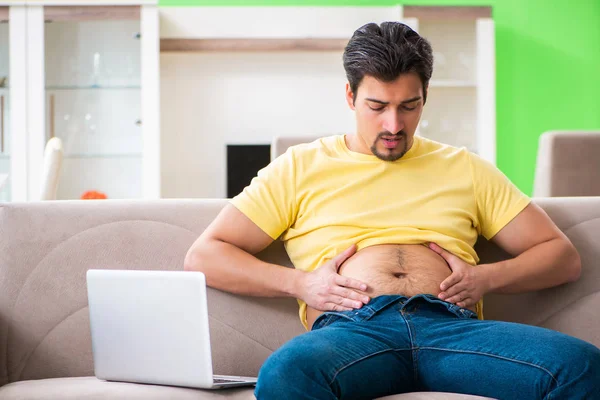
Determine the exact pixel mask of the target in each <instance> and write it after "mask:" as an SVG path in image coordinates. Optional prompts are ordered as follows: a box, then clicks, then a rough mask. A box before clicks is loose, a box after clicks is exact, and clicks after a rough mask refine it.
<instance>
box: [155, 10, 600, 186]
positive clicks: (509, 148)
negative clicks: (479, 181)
mask: <svg viewBox="0 0 600 400" xmlns="http://www.w3.org/2000/svg"><path fill="white" fill-rule="evenodd" d="M394 4H409V5H491V6H493V16H494V21H495V23H496V76H497V80H496V96H497V101H496V107H497V108H496V111H497V114H496V118H497V132H496V134H497V149H498V151H497V162H498V166H499V168H500V169H501V170H502V171H504V172H505V173H506V174H507V175H508V177H509V178H510V179H512V181H513V182H515V184H517V186H519V188H521V190H523V191H525V192H526V193H528V194H531V192H532V188H533V175H534V169H535V157H536V152H537V141H538V137H539V135H540V134H541V133H542V132H544V131H547V130H556V129H596V130H600V0H571V1H564V0H561V1H558V0H488V1H473V0H437V1H431V0H413V1H401V0H373V1H369V0H160V5H161V6H207V5H212V6H215V5H220V6H248V5H252V6H259V5H260V6H273V5H277V6H291V5H293V6H314V5H321V6H344V5H346V6H386V5H387V6H389V5H394ZM434 68H435V67H434Z"/></svg>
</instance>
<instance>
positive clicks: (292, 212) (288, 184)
mask: <svg viewBox="0 0 600 400" xmlns="http://www.w3.org/2000/svg"><path fill="white" fill-rule="evenodd" d="M230 203H231V204H233V206H235V207H236V208H237V209H238V210H240V211H241V212H242V213H243V214H244V215H246V216H247V217H248V218H250V220H251V221H252V222H254V223H255V224H256V225H257V226H258V227H259V228H260V229H262V230H263V231H264V232H265V233H267V234H268V235H269V236H270V237H271V238H272V239H273V240H275V239H277V238H278V237H279V236H280V235H281V234H282V233H283V232H285V231H286V230H287V229H288V228H289V227H290V226H291V225H292V223H293V221H294V220H295V219H296V209H297V207H296V169H295V162H294V152H293V149H292V148H290V149H288V151H286V152H285V153H284V154H282V155H281V156H279V157H277V158H276V159H275V160H273V161H272V162H271V163H270V164H269V165H267V166H266V167H264V168H263V169H261V170H260V171H258V174H257V176H256V177H255V178H253V179H252V181H251V182H250V185H248V186H247V187H246V188H245V189H244V190H243V191H242V193H240V194H238V195H237V196H235V197H234V198H233V199H231V200H230Z"/></svg>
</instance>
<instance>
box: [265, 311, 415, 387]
mask: <svg viewBox="0 0 600 400" xmlns="http://www.w3.org/2000/svg"><path fill="white" fill-rule="evenodd" d="M349 314H350V313H346V314H344V313H332V314H330V315H329V316H326V317H324V319H325V322H326V323H325V324H320V327H319V328H317V329H315V330H313V331H311V332H307V333H305V334H302V335H300V336H297V337H295V338H294V339H292V340H291V341H289V342H288V343H286V344H285V345H283V346H282V347H281V348H279V349H278V350H277V351H275V352H274V353H273V354H272V355H271V357H269V359H268V360H267V361H266V362H265V364H264V365H263V369H261V372H260V374H259V385H258V386H260V385H261V379H262V380H263V382H265V383H266V384H268V385H269V386H271V388H270V390H275V391H276V388H273V385H279V384H281V385H284V386H285V387H286V390H287V391H288V393H289V390H290V383H291V382H293V386H294V388H293V390H294V391H296V390H297V391H298V393H305V394H306V395H307V396H306V398H322V399H327V398H343V399H364V398H377V397H382V396H386V395H390V394H395V393H404V392H409V391H412V390H414V385H413V382H414V374H415V371H414V369H413V364H412V356H411V348H410V340H409V337H408V328H407V326H406V323H405V321H404V320H403V319H402V318H400V317H399V315H400V313H399V311H398V309H397V307H394V309H390V310H387V312H385V313H383V314H385V315H379V314H376V315H374V316H372V317H369V319H368V320H360V319H356V318H355V320H353V319H351V318H348V315H349ZM394 314H395V315H394ZM276 380H281V381H282V382H276ZM266 381H268V383H267V382H266ZM284 381H287V382H284ZM258 386H257V389H258ZM257 392H260V391H257ZM271 393H273V392H271ZM292 398H293V395H292Z"/></svg>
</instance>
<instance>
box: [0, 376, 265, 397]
mask: <svg viewBox="0 0 600 400" xmlns="http://www.w3.org/2000/svg"><path fill="white" fill-rule="evenodd" d="M224 398H227V399H231V400H246V399H248V400H250V399H252V400H253V399H254V388H252V387H248V388H238V389H225V390H201V389H188V388H181V387H172V386H157V385H141V384H137V383H124V382H107V381H102V380H100V379H97V378H96V377H93V376H89V377H80V378H54V379H40V380H32V381H20V382H14V383H10V384H8V385H5V386H3V387H1V388H0V399H3V400H17V399H18V400H24V399H28V400H35V399H62V400H75V399H77V400H79V399H86V400H107V399H128V400H135V399H140V400H142V399H143V400H164V399H171V400H205V399H206V400H213V399H224Z"/></svg>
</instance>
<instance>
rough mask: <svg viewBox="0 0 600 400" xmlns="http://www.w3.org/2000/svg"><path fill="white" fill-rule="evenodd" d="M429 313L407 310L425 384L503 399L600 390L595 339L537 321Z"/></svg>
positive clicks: (584, 394)
mask: <svg viewBox="0 0 600 400" xmlns="http://www.w3.org/2000/svg"><path fill="white" fill-rule="evenodd" d="M425 307H429V308H433V307H432V306H431V305H429V306H427V305H425ZM428 313H430V311H425V312H420V313H419V314H420V316H417V315H416V314H412V315H408V316H407V320H408V321H409V326H410V327H411V330H414V336H415V343H414V345H415V347H416V348H418V350H417V351H416V353H415V364H416V366H417V369H418V372H419V380H418V382H417V386H418V387H419V388H420V389H422V390H432V391H448V392H460V393H469V394H477V395H481V396H489V397H494V398H498V399H514V398H522V399H541V398H546V396H547V395H548V394H550V393H552V396H549V397H548V398H550V397H552V398H565V397H563V396H564V395H567V394H568V398H573V399H576V398H596V397H590V396H591V395H592V394H593V393H594V394H595V395H598V396H600V389H599V388H598V387H593V386H594V384H593V383H592V381H593V380H594V379H593V378H591V377H592V376H593V374H595V373H596V374H597V373H598V368H600V350H598V348H596V347H595V346H593V345H592V344H590V343H587V342H584V341H582V340H579V339H577V338H574V337H571V336H568V335H564V334H562V333H559V332H556V331H552V330H549V329H544V328H539V327H535V326H529V325H523V324H516V323H509V322H500V321H479V320H477V319H469V318H450V319H447V318H446V319H445V320H444V319H438V318H436V317H435V316H432V315H429V316H427V315H426V314H428ZM593 370H596V371H595V372H593ZM599 383H600V382H599Z"/></svg>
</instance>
